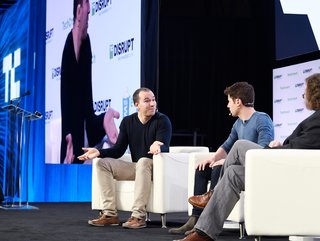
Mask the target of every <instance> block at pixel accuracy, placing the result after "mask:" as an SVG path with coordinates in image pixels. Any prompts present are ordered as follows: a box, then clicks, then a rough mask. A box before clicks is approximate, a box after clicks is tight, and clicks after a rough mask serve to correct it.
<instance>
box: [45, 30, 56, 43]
mask: <svg viewBox="0 0 320 241" xmlns="http://www.w3.org/2000/svg"><path fill="white" fill-rule="evenodd" d="M53 31H54V28H51V29H50V30H48V31H46V41H48V40H50V39H51V38H52V36H53Z"/></svg>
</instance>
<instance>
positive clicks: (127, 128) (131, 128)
mask: <svg viewBox="0 0 320 241" xmlns="http://www.w3.org/2000/svg"><path fill="white" fill-rule="evenodd" d="M171 135H172V126H171V122H170V120H169V118H168V117H167V116H166V115H164V114H162V113H160V112H157V113H156V114H155V115H154V116H153V117H152V118H151V119H150V120H149V121H148V122H147V123H145V124H142V123H141V122H140V120H139V118H138V113H134V114H131V115H129V116H126V117H124V118H123V120H122V121H121V124H120V132H119V136H118V139H117V142H116V144H115V145H114V146H113V147H111V148H108V149H101V150H99V151H100V156H99V157H112V158H120V157H121V156H122V155H123V154H124V153H125V151H126V149H127V147H128V145H129V149H130V152H131V157H132V161H133V162H137V161H138V160H139V159H140V158H142V157H148V158H152V155H151V154H148V151H149V148H150V146H151V145H152V143H153V142H154V141H161V142H163V143H164V145H163V146H161V152H169V146H170V140H171Z"/></svg>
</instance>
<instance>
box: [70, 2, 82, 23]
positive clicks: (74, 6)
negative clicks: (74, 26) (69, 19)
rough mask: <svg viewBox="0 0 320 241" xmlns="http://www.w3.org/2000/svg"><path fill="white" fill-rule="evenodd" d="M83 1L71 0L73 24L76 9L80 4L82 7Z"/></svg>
mask: <svg viewBox="0 0 320 241" xmlns="http://www.w3.org/2000/svg"><path fill="white" fill-rule="evenodd" d="M83 1H84V0H73V22H74V21H76V18H77V7H78V5H79V4H80V6H82V3H83Z"/></svg>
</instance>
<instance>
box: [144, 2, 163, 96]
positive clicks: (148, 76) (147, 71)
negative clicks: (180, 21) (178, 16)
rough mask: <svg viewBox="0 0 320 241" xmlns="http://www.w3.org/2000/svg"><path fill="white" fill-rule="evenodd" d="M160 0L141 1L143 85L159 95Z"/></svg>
mask: <svg viewBox="0 0 320 241" xmlns="http://www.w3.org/2000/svg"><path fill="white" fill-rule="evenodd" d="M158 10H159V8H158V0H151V1H150V0H142V1H141V86H144V87H148V88H150V89H151V90H152V91H153V92H154V94H155V95H156V97H158V58H157V56H158V32H159V31H158V15H159V14H158Z"/></svg>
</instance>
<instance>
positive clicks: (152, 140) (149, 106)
mask: <svg viewBox="0 0 320 241" xmlns="http://www.w3.org/2000/svg"><path fill="white" fill-rule="evenodd" d="M133 102H134V104H135V106H136V107H137V110H138V112H136V113H134V114H131V115H129V116H126V117H124V118H123V120H122V122H121V124H120V132H119V136H118V139H117V142H116V143H115V145H114V146H113V147H111V148H108V149H100V150H98V149H96V148H83V150H84V151H86V152H85V153H84V154H83V155H81V156H79V157H78V159H79V160H82V161H85V160H90V159H93V158H95V157H101V158H102V159H99V160H98V162H97V177H98V183H99V186H100V190H101V196H102V199H103V209H102V211H101V215H100V216H99V218H97V219H94V220H89V221H88V223H89V224H90V225H93V226H106V225H119V220H118V217H117V209H116V203H115V191H114V186H113V185H114V184H113V179H116V180H135V195H134V196H135V200H134V203H133V207H132V215H131V217H130V218H129V219H128V221H127V222H125V223H123V224H122V226H123V227H125V228H144V227H146V222H145V216H146V205H147V202H148V200H149V195H150V189H151V179H152V155H157V154H158V153H160V152H169V145H170V140H171V135H172V127H171V122H170V120H169V118H168V117H167V116H166V115H164V114H162V113H160V112H158V111H157V103H156V100H155V96H154V94H153V92H152V91H151V90H149V89H148V88H140V89H137V90H136V91H135V92H134V94H133ZM128 146H129V149H130V152H131V157H132V163H131V162H126V161H123V160H121V159H117V158H120V157H121V156H122V155H123V154H124V153H125V151H126V149H127V147H128Z"/></svg>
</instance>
